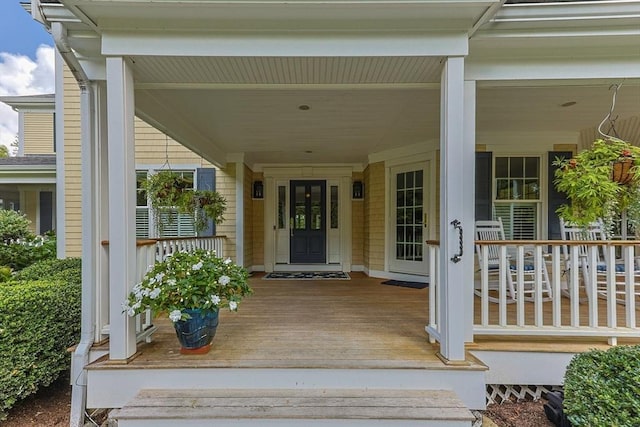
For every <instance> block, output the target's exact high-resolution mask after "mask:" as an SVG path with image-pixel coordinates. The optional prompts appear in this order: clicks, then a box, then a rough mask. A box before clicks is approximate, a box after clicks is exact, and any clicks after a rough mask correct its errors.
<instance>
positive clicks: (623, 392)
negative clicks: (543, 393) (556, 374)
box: [564, 345, 640, 427]
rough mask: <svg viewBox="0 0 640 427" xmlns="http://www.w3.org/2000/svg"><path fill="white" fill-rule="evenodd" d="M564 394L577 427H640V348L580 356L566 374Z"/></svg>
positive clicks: (593, 351)
mask: <svg viewBox="0 0 640 427" xmlns="http://www.w3.org/2000/svg"><path fill="white" fill-rule="evenodd" d="M564 392H565V394H564V397H565V399H564V408H565V412H566V414H567V416H568V418H569V420H570V421H571V424H572V425H573V426H574V427H582V426H585V427H586V426H618V427H622V426H630V427H631V426H640V346H638V345H636V346H617V347H612V348H610V349H609V350H607V351H600V350H592V351H589V352H586V353H582V354H578V355H576V356H575V357H574V358H573V359H572V360H571V363H569V366H568V367H567V372H566V373H565V380H564Z"/></svg>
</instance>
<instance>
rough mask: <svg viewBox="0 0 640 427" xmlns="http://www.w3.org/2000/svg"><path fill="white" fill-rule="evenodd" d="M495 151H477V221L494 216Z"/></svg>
mask: <svg viewBox="0 0 640 427" xmlns="http://www.w3.org/2000/svg"><path fill="white" fill-rule="evenodd" d="M492 159H493V153H491V152H486V151H482V152H476V221H477V220H487V219H491V218H492V214H491V204H492V196H491V194H492V193H491V161H492Z"/></svg>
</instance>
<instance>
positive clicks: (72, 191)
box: [63, 66, 82, 257]
mask: <svg viewBox="0 0 640 427" xmlns="http://www.w3.org/2000/svg"><path fill="white" fill-rule="evenodd" d="M63 79H64V81H63V85H64V98H63V99H64V101H63V103H64V182H63V185H64V190H65V191H64V207H63V209H64V211H65V215H64V219H65V220H64V221H65V223H64V233H65V255H66V256H68V257H77V256H81V255H82V185H81V182H82V176H81V164H80V163H81V157H80V138H81V133H80V132H81V125H80V88H79V87H78V83H77V82H76V80H75V78H74V77H73V75H72V74H71V71H69V69H68V67H66V66H65V67H64V73H63Z"/></svg>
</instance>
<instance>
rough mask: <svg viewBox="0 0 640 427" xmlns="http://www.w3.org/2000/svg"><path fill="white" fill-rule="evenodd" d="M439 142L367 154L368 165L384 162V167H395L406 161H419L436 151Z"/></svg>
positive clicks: (421, 143)
mask: <svg viewBox="0 0 640 427" xmlns="http://www.w3.org/2000/svg"><path fill="white" fill-rule="evenodd" d="M438 144H439V141H437V140H433V141H428V142H427V141H425V142H419V143H417V144H412V145H407V146H404V147H398V148H392V149H389V150H385V151H379V152H377V153H371V154H369V163H370V164H371V163H378V162H385V166H387V165H388V166H396V165H401V164H404V163H407V162H411V160H408V159H414V161H416V160H421V159H422V157H417V156H423V155H425V154H427V153H429V152H431V151H435V150H436V149H438Z"/></svg>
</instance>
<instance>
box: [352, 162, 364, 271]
mask: <svg viewBox="0 0 640 427" xmlns="http://www.w3.org/2000/svg"><path fill="white" fill-rule="evenodd" d="M351 179H352V181H363V180H364V174H363V173H362V172H354V173H353V174H352V176H351ZM364 191H365V196H364V197H365V199H366V198H367V187H366V186H365V189H364ZM351 263H352V265H355V266H361V265H364V200H352V201H351Z"/></svg>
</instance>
